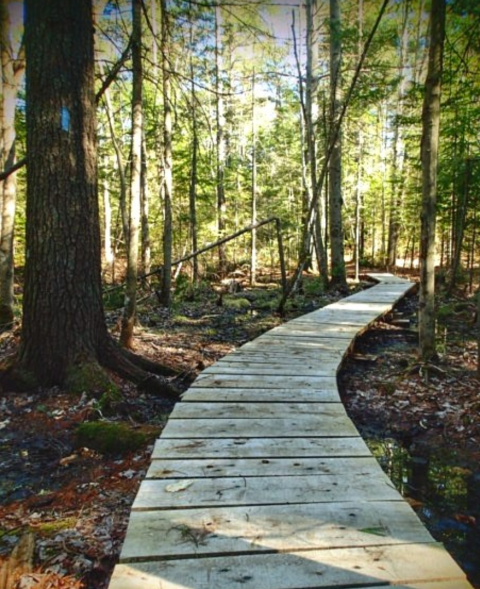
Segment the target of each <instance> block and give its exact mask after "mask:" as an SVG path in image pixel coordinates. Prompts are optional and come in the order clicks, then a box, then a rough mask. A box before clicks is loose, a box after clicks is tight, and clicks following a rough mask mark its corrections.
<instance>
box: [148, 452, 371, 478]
mask: <svg viewBox="0 0 480 589" xmlns="http://www.w3.org/2000/svg"><path fill="white" fill-rule="evenodd" d="M380 471H381V467H380V465H379V464H378V462H377V461H376V460H375V458H373V456H371V457H365V456H359V457H357V458H350V457H349V458H341V457H340V458H339V457H336V458H299V457H298V456H295V457H293V458H265V457H262V458H210V459H209V458H188V459H172V458H170V457H165V458H160V459H158V460H155V459H154V460H153V461H152V463H151V465H150V468H149V470H148V472H147V476H146V478H147V479H174V478H182V477H188V478H199V477H210V478H211V477H237V476H246V477H251V476H280V475H281V476H303V475H324V474H331V475H333V474H335V475H338V474H344V473H345V472H349V473H352V474H353V473H355V476H366V477H370V476H374V475H377V474H378V473H379V472H380Z"/></svg>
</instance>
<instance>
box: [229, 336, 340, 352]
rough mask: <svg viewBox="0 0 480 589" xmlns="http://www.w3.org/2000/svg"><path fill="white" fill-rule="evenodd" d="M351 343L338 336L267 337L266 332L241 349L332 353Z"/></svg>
mask: <svg viewBox="0 0 480 589" xmlns="http://www.w3.org/2000/svg"><path fill="white" fill-rule="evenodd" d="M349 347H350V344H349V343H348V342H347V341H346V340H344V339H338V338H322V339H318V338H317V339H310V340H307V339H306V338H294V337H290V338H288V337H286V336H282V337H272V336H269V337H268V338H267V337H265V334H264V335H262V336H260V337H257V339H255V340H253V341H251V342H248V343H246V344H244V345H243V346H242V347H241V348H240V350H241V351H242V352H243V351H253V350H263V351H264V350H268V351H274V350H278V349H282V350H283V351H287V350H288V351H292V352H307V353H308V352H311V353H315V352H319V353H322V352H323V351H324V350H326V351H329V352H330V353H337V354H338V353H343V352H345V350H348V348H349Z"/></svg>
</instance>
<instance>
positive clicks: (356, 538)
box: [121, 501, 433, 562]
mask: <svg viewBox="0 0 480 589" xmlns="http://www.w3.org/2000/svg"><path fill="white" fill-rule="evenodd" d="M407 542H416V543H428V542H433V538H432V537H431V536H430V534H429V533H428V532H427V530H426V529H425V527H424V526H423V525H422V523H421V522H420V520H419V519H418V517H416V515H415V514H414V513H413V511H412V510H411V508H410V507H409V506H408V505H407V504H406V503H405V502H403V501H395V502H391V501H390V502H381V501H379V502H375V503H357V502H353V503H308V504H301V505H261V506H255V507H251V506H248V507H228V508H225V507H220V508H204V509H177V510H173V511H161V512H158V513H157V512H155V513H152V512H151V511H140V512H134V513H133V514H132V518H131V520H130V524H129V526H128V530H127V539H126V541H125V544H124V546H123V550H122V554H121V560H122V561H124V562H126V561H128V560H135V559H137V560H138V559H140V558H141V559H144V560H146V559H152V558H173V557H183V558H185V557H188V556H190V557H191V556H194V555H197V556H214V555H229V554H232V553H233V554H242V553H250V554H254V553H261V552H265V551H272V552H278V551H281V552H286V551H290V552H293V551H299V550H315V549H332V548H341V547H352V546H375V545H377V546H378V545H379V544H381V545H383V546H388V545H392V544H404V543H407Z"/></svg>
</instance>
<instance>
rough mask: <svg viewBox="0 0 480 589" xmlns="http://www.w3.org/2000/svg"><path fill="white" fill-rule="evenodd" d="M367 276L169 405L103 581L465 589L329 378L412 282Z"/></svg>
mask: <svg viewBox="0 0 480 589" xmlns="http://www.w3.org/2000/svg"><path fill="white" fill-rule="evenodd" d="M370 276H371V277H372V278H375V279H376V280H377V281H378V282H379V284H378V285H376V286H374V287H372V288H370V289H368V290H365V291H362V292H360V293H357V294H354V295H352V296H350V297H347V298H345V299H343V300H341V301H339V302H336V303H333V304H331V305H328V306H326V307H323V308H322V309H319V310H317V311H314V312H312V313H309V314H307V315H303V316H302V317H298V318H297V319H294V320H292V321H290V322H288V323H286V324H284V325H282V326H280V327H276V328H274V329H272V330H271V331H269V332H267V333H265V334H263V335H262V336H260V337H258V338H257V339H255V340H254V341H252V342H249V343H247V344H245V345H244V346H242V347H241V348H239V349H238V350H236V351H235V352H233V353H231V354H228V355H227V356H225V357H224V358H223V359H221V360H220V361H218V362H217V363H216V364H214V365H213V366H211V367H209V368H207V369H206V370H204V371H203V372H202V373H201V374H200V376H199V377H198V378H197V380H196V381H195V382H194V383H193V385H192V386H191V387H190V389H189V390H188V391H187V392H186V393H185V394H184V396H183V398H182V401H181V402H180V403H177V405H176V407H175V409H174V411H173V412H172V414H171V416H170V418H169V421H168V423H167V425H166V427H165V428H164V430H163V433H162V435H161V437H160V438H159V439H158V440H157V443H156V445H155V448H154V451H153V455H152V463H151V466H150V469H149V471H148V473H147V476H146V479H145V480H144V481H143V482H142V484H141V486H140V489H139V492H138V494H137V497H136V499H135V502H134V504H133V507H132V513H131V518H130V523H129V527H128V530H127V535H126V539H125V543H124V546H123V549H122V553H121V556H120V564H118V565H117V566H116V568H115V570H114V573H113V576H112V579H111V582H110V585H109V589H154V588H155V589H159V588H161V589H179V588H184V589H187V588H188V589H236V588H240V587H242V588H243V589H295V588H300V587H301V588H304V589H306V588H309V589H313V588H315V589H320V588H323V587H324V588H331V587H342V588H343V589H347V588H349V587H352V588H353V587H356V588H359V587H363V588H365V589H367V588H370V589H372V588H373V587H381V586H391V587H396V588H397V589H407V588H410V589H468V588H469V587H471V585H470V584H469V583H468V582H467V581H466V579H465V575H464V573H463V572H462V570H461V569H460V568H459V567H458V566H457V564H456V563H455V562H454V560H453V559H452V558H451V556H450V555H449V554H448V552H447V551H446V550H445V549H444V548H443V546H442V545H440V544H438V543H436V542H435V540H434V539H433V538H432V536H431V535H430V534H429V533H428V532H427V530H426V529H425V528H424V526H423V524H422V523H421V522H420V520H419V519H418V518H417V516H416V515H415V514H414V512H413V511H412V509H411V508H410V506H409V505H408V504H407V503H406V502H405V501H404V499H403V498H402V496H401V495H400V494H399V493H398V492H397V491H396V490H395V488H394V487H393V484H392V483H391V482H390V480H389V479H388V477H387V476H386V475H385V474H384V473H383V471H382V469H381V468H380V466H379V465H378V463H377V462H376V460H375V459H374V458H373V456H372V455H371V453H370V451H369V450H368V448H367V446H366V444H365V443H364V441H363V440H362V438H361V437H360V435H359V433H358V431H357V430H356V428H355V426H354V425H353V423H352V422H351V421H350V419H349V417H348V416H347V414H346V412H345V409H344V407H343V404H342V402H341V399H340V396H339V393H338V389H337V382H336V374H337V371H338V369H339V366H340V364H341V362H342V358H343V357H344V355H345V354H346V353H347V352H348V350H349V349H350V348H351V347H352V344H353V341H354V340H355V338H356V337H357V336H358V335H359V334H360V333H362V332H363V331H365V330H366V329H368V326H369V325H370V324H371V323H372V322H373V321H375V320H376V319H377V318H378V317H379V316H381V315H383V314H385V313H387V312H388V311H390V310H391V309H392V307H393V306H394V305H395V304H396V303H397V302H398V301H399V300H400V299H401V298H402V297H403V296H404V295H405V294H406V293H407V292H408V291H409V290H410V289H411V288H412V287H413V284H412V283H411V282H408V281H406V280H403V279H400V278H396V277H395V276H393V275H388V274H375V275H370Z"/></svg>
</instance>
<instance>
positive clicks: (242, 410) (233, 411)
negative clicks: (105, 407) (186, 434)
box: [170, 402, 346, 419]
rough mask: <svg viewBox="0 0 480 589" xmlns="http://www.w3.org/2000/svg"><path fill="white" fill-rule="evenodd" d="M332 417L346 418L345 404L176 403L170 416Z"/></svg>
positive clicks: (173, 417)
mask: <svg viewBox="0 0 480 589" xmlns="http://www.w3.org/2000/svg"><path fill="white" fill-rule="evenodd" d="M305 415H306V416H312V417H313V416H316V417H318V418H319V419H330V418H331V417H332V416H335V417H337V416H339V415H340V416H341V417H343V418H345V417H346V414H345V409H344V407H343V404H342V403H340V402H338V403H274V404H270V403H228V402H223V403H220V402H219V403H215V404H212V403H177V404H176V405H175V408H174V410H173V411H172V413H171V414H170V419H202V418H205V417H207V416H208V418H209V419H282V418H284V417H285V416H288V417H289V418H292V417H297V416H305Z"/></svg>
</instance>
